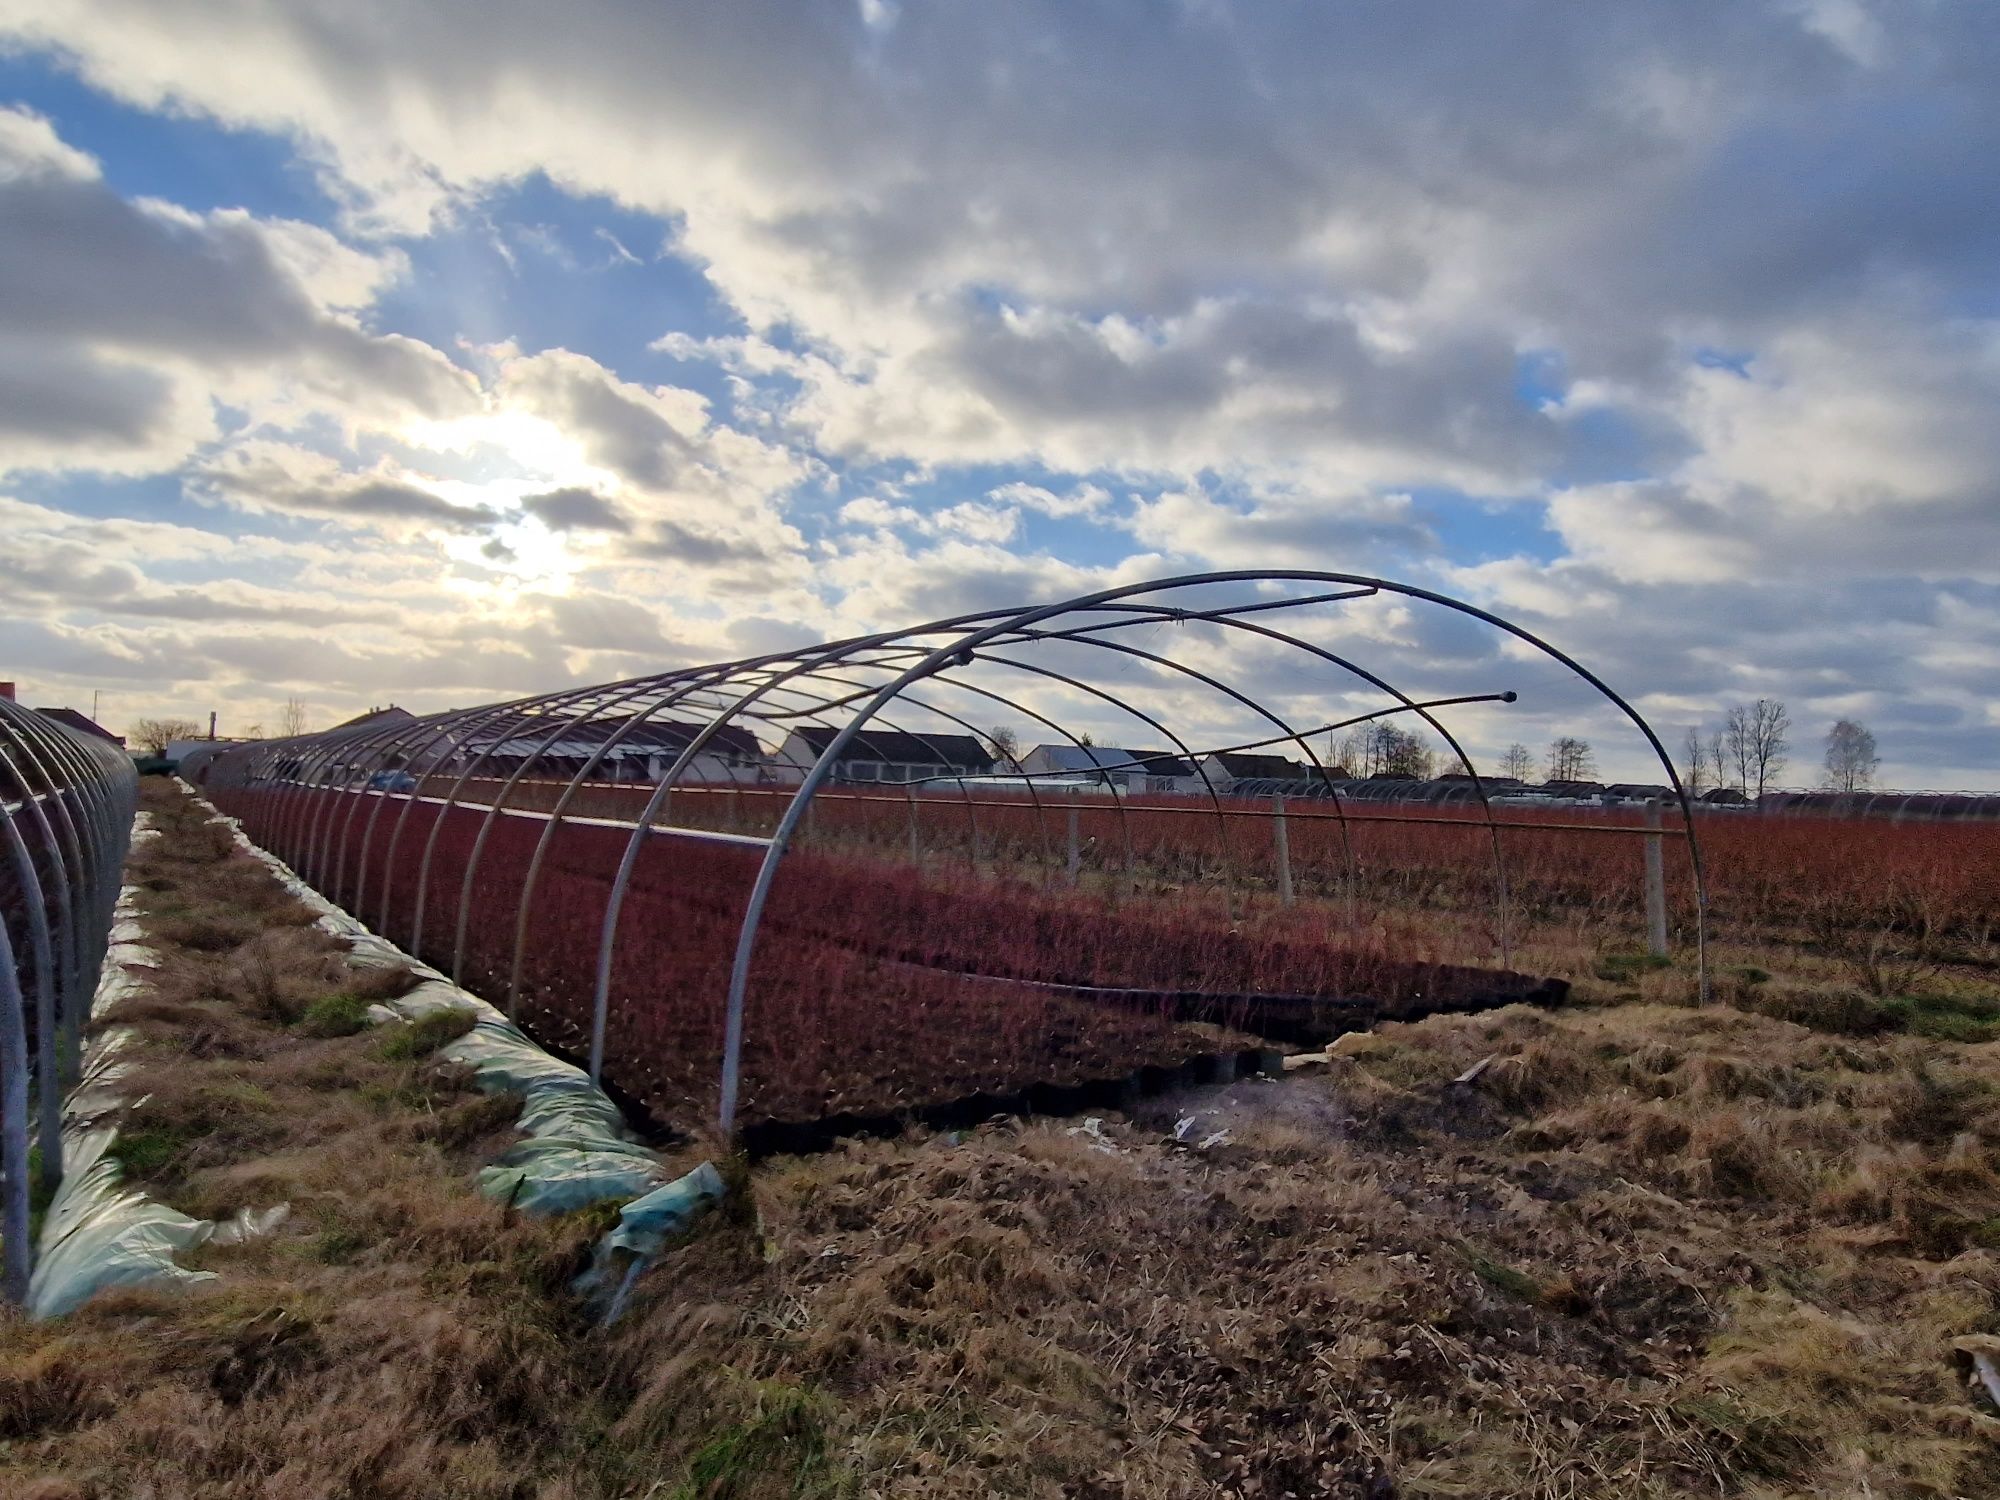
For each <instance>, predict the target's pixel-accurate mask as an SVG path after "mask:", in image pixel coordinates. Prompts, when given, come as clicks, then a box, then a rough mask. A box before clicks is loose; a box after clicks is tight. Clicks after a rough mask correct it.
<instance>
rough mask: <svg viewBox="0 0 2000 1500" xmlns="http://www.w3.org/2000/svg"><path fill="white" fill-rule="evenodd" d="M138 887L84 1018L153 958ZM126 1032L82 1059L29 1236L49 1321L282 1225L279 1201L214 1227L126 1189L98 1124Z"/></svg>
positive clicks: (119, 1066)
mask: <svg viewBox="0 0 2000 1500" xmlns="http://www.w3.org/2000/svg"><path fill="white" fill-rule="evenodd" d="M159 836H160V835H159V830H158V829H157V828H155V827H153V826H152V819H151V815H150V814H147V813H140V814H139V815H138V817H137V819H136V820H135V826H134V830H133V834H132V842H133V843H134V844H135V845H136V844H140V843H144V842H146V841H147V840H149V839H155V838H158V837H159ZM135 895H136V888H135V887H133V886H129V885H128V886H126V887H124V889H122V890H121V891H120V892H119V893H118V904H117V908H116V912H117V920H116V922H115V924H114V925H113V927H112V929H111V946H110V949H109V951H108V952H107V953H106V955H105V960H104V970H103V972H102V974H101V975H100V976H99V978H98V982H97V993H96V994H94V995H93V996H92V997H91V1002H90V1014H91V1015H92V1017H93V1018H94V1017H97V1016H101V1015H102V1014H104V1012H105V1011H106V1010H108V1009H109V1008H110V1007H111V1006H113V1005H116V1004H117V1003H118V1002H119V1001H120V1000H123V999H125V998H126V997H127V996H129V995H132V994H134V993H136V992H137V991H138V989H139V988H140V987H141V986H142V985H143V984H144V982H145V971H146V970H147V969H149V968H150V967H151V966H152V965H153V964H154V963H155V962H156V961H157V959H158V956H159V955H158V954H157V953H156V952H155V951H154V950H153V949H151V948H149V947H147V946H146V945H145V944H144V943H143V942H141V941H139V939H140V938H141V937H142V936H143V933H142V931H141V929H140V927H139V924H138V922H137V921H136V920H135V915H134V914H135V912H136V906H135V901H134V898H135ZM131 1039H132V1033H131V1031H130V1030H129V1029H128V1028H125V1027H111V1028H109V1029H107V1030H105V1031H102V1032H100V1033H98V1035H97V1036H96V1037H94V1038H93V1039H92V1041H91V1043H90V1046H89V1048H88V1049H87V1050H86V1052H85V1054H84V1059H83V1076H82V1078H81V1079H80V1080H79V1081H78V1083H77V1086H76V1087H75V1088H74V1089H72V1090H71V1091H70V1094H69V1097H68V1098H67V1099H65V1100H64V1101H63V1147H62V1150H63V1179H62V1185H61V1186H60V1187H59V1188H57V1189H56V1195H55V1198H54V1200H53V1201H52V1202H51V1203H50V1204H49V1211H48V1213H47V1215H46V1216H45V1217H44V1218H43V1220H42V1231H41V1234H40V1236H39V1238H38V1239H37V1241H36V1256H35V1272H34V1276H33V1279H32V1280H31V1281H30V1282H29V1284H28V1315H29V1316H30V1317H33V1318H53V1317H58V1316H60V1315H61V1314H63V1313H66V1312H69V1311H71V1310H72V1309H74V1308H76V1307H78V1306H79V1305H81V1304H82V1303H83V1302H84V1301H85V1300H86V1299H87V1298H89V1297H90V1296H92V1295H93V1294H94V1293H97V1292H100V1291H103V1290H105V1289H106V1288H108V1287H116V1286H163V1285H176V1284H179V1285H185V1284H188V1283H192V1282H197V1281H213V1280H214V1279H215V1273H214V1272H213V1271H189V1270H186V1269H184V1268H182V1267H180V1266H177V1265H175V1264H174V1256H175V1255H176V1254H177V1253H179V1252H180V1251H183V1250H188V1249H192V1248H193V1247H194V1246H196V1245H200V1244H206V1243H210V1242H213V1243H216V1244H232V1243H235V1242H237V1241H239V1240H243V1239H246V1238H248V1237H250V1236H251V1235H254V1234H259V1233H263V1232H265V1231H267V1230H269V1229H271V1228H274V1227H275V1226H276V1225H277V1224H278V1223H280V1222H281V1221H282V1220H283V1219H284V1217H285V1213H286V1205H284V1204H282V1203H281V1204H279V1205H277V1206H276V1207H274V1208H271V1209H268V1210H266V1211H265V1212H264V1213H263V1214H261V1215H258V1214H251V1213H249V1212H248V1211H247V1210H246V1211H245V1212H243V1213H241V1214H238V1215H237V1216H236V1218H235V1219H233V1220H226V1221H224V1222H221V1223H211V1222H209V1221H206V1220H203V1219H191V1218H189V1217H188V1216H187V1215H186V1214H183V1213H178V1212H176V1211H175V1210H173V1209H171V1208H168V1207H167V1206H166V1205H165V1204H164V1203H156V1202H154V1201H153V1200H152V1199H151V1198H148V1197H147V1196H146V1195H145V1194H144V1193H142V1192H139V1191H138V1190H136V1189H134V1188H128V1187H125V1186H123V1183H122V1179H123V1175H124V1174H123V1170H122V1169H121V1168H120V1166H119V1164H118V1161H117V1158H115V1157H113V1156H111V1155H110V1154H109V1152H110V1150H111V1145H112V1143H113V1142H114V1141H115V1140H117V1138H118V1127H117V1126H116V1125H115V1124H107V1123H105V1122H106V1121H107V1120H109V1119H110V1118H111V1117H112V1116H113V1115H114V1114H116V1113H117V1111H118V1110H119V1109H120V1108H121V1107H122V1106H123V1105H124V1103H125V1102H126V1101H125V1098H124V1095H123V1094H122V1092H121V1091H120V1090H119V1088H118V1080H119V1079H120V1078H121V1077H123V1076H124V1074H125V1073H126V1072H127V1070H128V1068H127V1064H126V1063H125V1062H123V1061H122V1060H121V1058H120V1054H121V1053H122V1052H123V1051H124V1050H125V1047H126V1045H127V1044H128V1043H129V1042H130V1041H131Z"/></svg>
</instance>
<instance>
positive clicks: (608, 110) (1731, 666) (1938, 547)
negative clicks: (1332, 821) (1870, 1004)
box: [0, 0, 2000, 787]
mask: <svg viewBox="0 0 2000 1500" xmlns="http://www.w3.org/2000/svg"><path fill="white" fill-rule="evenodd" d="M1996 79H2000V13H1996V12H1995V11H1994V10H1993V9H1992V8H1991V7H1990V6H1988V5H1985V4H1983V3H1975V0H1965V3H1943V0H1936V3H1933V0H1898V3H1895V4H1893V5H1890V4H1881V5H1875V4H1870V3H1868V0H1775V3H1748V0H1730V3H1726V4H1724V3H1711V4H1694V5H1688V6H1677V7H1671V8H1667V7H1659V6H1656V5H1652V4H1649V3H1640V0H1608V3H1601V4H1595V5H1591V6H1587V7H1586V6H1576V5H1572V4H1568V3H1554V0H1549V3H1522V4H1516V5H1507V6H1468V5H1449V6H1446V5H1428V4H1418V5H1413V4H1404V3H1394V4H1392V3H1363V0H1355V3H1346V4H1339V5H1322V6H1296V5H1263V4H1259V5H1250V4H1244V5H1229V4H1220V3H1210V0H1182V3H1178V4H1174V3H1158V4H1143V5H1142V4H1137V3H1131V4H1115V3H1114V4H1106V5H1099V6H1089V7H1079V6H1074V5H1069V4H1062V3H1047V4H1034V3H1017V4H1010V5H1006V6H969V5H919V4H915V3H907V0H906V3H897V0H861V3H859V4H856V3H853V0H843V3H825V4H817V3H809V0H781V3H758V0H737V3H732V4H730V5H726V6H716V5H710V4H672V3H653V4H647V5H629V4H606V3H595V0H568V3H566V4H564V5H562V6H559V7H553V6H546V5H539V4H523V3H505V0H479V3H470V0H467V3H460V0H427V3H426V4H424V5H421V6H411V5H407V4H395V3H387V0H293V3H288V4H284V5H276V4H269V3H261V0H205V3H181V0H0V678H14V679H18V680H19V681H20V682H21V684H22V695H23V697H24V699H25V700H26V701H28V702H31V703H37V704H40V703H50V704H57V703H67V704H72V705H76V706H81V707H84V708H86V709H87V708H88V707H89V705H90V703H91V702H92V700H93V695H94V694H95V695H97V701H98V702H100V703H101V705H102V708H101V714H102V717H103V718H104V720H105V721H106V722H107V723H108V724H109V725H110V726H111V727H113V728H114V729H119V730H122V729H123V728H125V727H126V726H127V725H128V724H130V723H131V722H132V721H133V720H134V719H136V718H138V717H141V716H157V715H163V714H164V715H173V716H184V717H189V718H197V719H205V718H206V715H207V714H208V713H209V712H210V711H211V710H213V711H215V712H217V713H218V714H219V715H220V718H221V724H222V728H223V730H224V731H225V732H229V731H232V730H234V731H237V732H242V731H245V730H248V729H250V728H251V727H252V726H259V725H261V726H263V727H266V728H269V727H274V726H275V724H276V722H277V719H278V715H279V712H280V707H281V705H282V704H283V703H284V701H285V700H286V699H288V698H293V697H297V698H300V699H303V700H304V702H305V703H306V705H307V709H308V715H309V718H310V719H311V720H312V721H313V722H315V723H317V724H322V725H323V724H326V723H330V722H333V721H334V720H336V719H339V718H342V717H345V716H347V715H349V714H351V713H354V712H357V711H359V710H361V709H364V708H366V707H369V706H371V705H374V704H381V703H386V702H390V701H394V702H397V703H400V704H403V705H405V706H407V707H410V708H412V709H415V710H418V711H428V710H434V709H440V708H445V707H449V706H458V705H465V704H470V703H477V702H483V701H488V700H492V699H497V698H502V697H511V696H515V695H519V694H524V693H528V692H532V691H537V690H553V689H557V688H561V687H565V686H568V685H573V684H583V683H589V682H594V681H601V680H610V679H617V678H625V677H630V676H634V675H637V674H641V673H645V672H649V671H657V670H665V669H668V668H672V667H676V666H680V665H685V664H689V663H698V662H705V661H712V660H720V659H726V658H733V657H737V656H741V655H745V654H748V653H752V652H757V651H764V650H776V649H780V648H783V647H786V646H789V645H792V644H795V643H799V642H804V641H809V640H815V639H822V638H828V637H834V636H841V635H847V634H852V633H855V632H858V631H862V630H868V629H879V628H886V627H892V626H899V625H903V624H908V623H912V622H914V621H917V620H921V619H927V618H934V617H938V616H941V615H946V614H951V613H957V612H960V611H966V610H972V609H979V608H985V607H998V606H1001V605H1006V604H1014V603H1031V602H1040V601H1044V600H1050V599H1056V598H1060V597H1064V596H1066V595H1071V594H1077V593H1082V592H1085V591H1087V590H1090V589H1093V588H1099V587H1108V586H1112V585H1117V584H1124V583H1131V582H1137V581H1140V580H1143V579H1147V578H1153V577H1163V576H1170V575H1174V574H1179V573H1186V572H1191V571H1198V570H1201V569H1205V568H1233V567H1273V568H1312V569H1324V570H1328V571H1337V572H1355V573H1366V574H1378V575H1381V576H1385V577H1392V578H1396V579H1400V580H1403V581H1407V582H1409V583H1412V584H1416V585H1419V586H1421V587H1425V588H1431V589H1436V590H1440V591H1443V592H1446V593H1449V594H1451V595H1453V596H1455V597H1458V598H1462V599H1465V600H1467V601H1468V602H1471V603H1474V604H1477V605H1479V606H1480V607H1482V608H1485V609H1488V610H1492V611H1495V612H1497V613H1499V614H1502V615H1504V616H1506V617H1508V618H1509V619H1512V620H1515V621H1517V622H1519V623H1521V624H1522V625H1524V626H1526V627H1528V628H1530V629H1532V630H1535V631H1538V632H1540V633H1542V634H1543V635H1545V636H1546V637H1548V638H1549V639H1550V640H1551V641H1552V642H1554V643H1555V644H1557V645H1559V646H1561V647H1562V648H1563V649H1565V650H1567V651H1569V652H1570V653H1571V654H1573V655H1575V656H1577V657H1578V658H1579V659H1581V660H1582V661H1584V662H1585V663H1586V664H1587V665H1588V666H1590V667H1591V668H1592V669H1593V670H1595V671H1596V672H1597V673H1598V675H1600V676H1601V677H1603V678H1604V679H1605V680H1606V681H1607V682H1608V683H1610V684H1611V685H1612V686H1613V687H1615V688H1617V689H1618V690H1620V691H1621V692H1623V693H1625V694H1626V695H1627V696H1628V697H1630V698H1631V699H1632V700H1633V701H1634V702H1635V703H1636V704H1637V705H1638V706H1639V708H1640V709H1641V710H1642V711H1643V712H1644V713H1645V714H1646V715H1647V716H1648V718H1649V719H1650V720H1651V721H1652V722H1653V723H1654V724H1655V726H1656V727H1657V728H1658V730H1659V732H1660V734H1661V737H1662V738H1663V739H1666V740H1669V741H1670V742H1676V741H1678V739H1679V737H1680V735H1681V734H1682V733H1683V731H1684V730H1685V728H1686V727H1688V726H1691V725H1707V726H1713V725H1715V724H1717V723H1719V722H1720V719H1721V716H1722V714H1723V712H1724V711H1725V709H1726V707H1727V706H1728V705H1730V704H1733V703H1738V702H1743V701H1746V700H1749V699H1754V698H1757V697H1760V696H1769V697H1776V698H1781V699H1783V700H1784V701H1785V702H1786V703H1787V704H1788V705H1789V707H1790V711H1791V716H1792V719H1793V722H1794V726H1795V729H1794V741H1795V747H1794V751H1793V757H1792V765H1791V769H1790V771H1789V773H1788V774H1787V776H1786V777H1785V778H1784V779H1785V780H1786V781H1788V782H1792V783H1805V782H1809V781H1810V780H1811V779H1812V778H1813V776H1814V775H1815V774H1816V770H1817V760H1818V752H1819V741H1820V737H1821V736H1822V735H1823V733H1824V731H1825V729H1826V727H1827V726H1828V725H1830V724H1831V723H1832V722H1833V721H1834V720H1835V719H1836V718H1840V717H1848V718H1854V719H1858V720H1860V721H1861V722H1863V723H1865V724H1866V725H1868V726H1869V727H1870V728H1871V729H1872V730H1873V731H1874V733H1875V734H1876V736H1877V739H1878V741H1879V743H1880V747H1881V751H1882V755H1883V761H1884V764H1883V767H1882V779H1883V781H1884V782H1885V783H1886V784H1889V785H1896V786H1906V787H1925V786H1939V787H1959V786H1975V787H1991V786H1995V785H2000V420H1996V413H2000V181H1996V175H1997V174H2000V169H1996V167H1995V163H1996V162H2000V87H1996V86H1995V80H1996ZM1374 644H1375V647H1376V652H1377V655H1376V658H1375V659H1376V660H1378V662H1379V664H1380V666H1381V669H1382V670H1383V672H1384V674H1385V675H1389V676H1392V677H1394V676H1396V675H1397V673H1398V672H1399V671H1403V670H1414V671H1417V672H1418V673H1420V674H1424V673H1428V674H1430V675H1432V676H1443V677H1448V676H1449V673H1448V672H1447V671H1445V670H1444V669H1445V668H1447V667H1448V666H1449V665H1450V663H1449V662H1448V661H1447V660H1445V657H1447V656H1448V655H1449V653H1450V652H1451V651H1452V650H1453V649H1455V648H1454V645H1453V640H1452V639H1451V638H1447V637H1433V636H1430V635H1426V634H1425V633H1423V632H1411V631H1408V630H1402V631H1397V630H1385V631H1383V632H1382V633H1381V634H1380V636H1379V639H1377V640H1376V641H1375V642H1374ZM1488 659H1489V660H1490V658H1488ZM1485 685H1486V684H1484V683H1482V684H1481V686H1485ZM1524 698H1526V699H1528V701H1524V702H1523V703H1522V704H1520V705H1519V706H1518V709H1517V711H1515V712H1514V713H1513V714H1512V715H1511V716H1508V717H1504V718H1503V717H1498V716H1493V717H1491V718H1490V720H1481V721H1479V723H1478V725H1477V726H1476V733H1475V734H1474V736H1473V740H1474V743H1473V744H1472V746H1471V748H1472V749H1473V751H1474V753H1475V756H1476V757H1477V758H1483V759H1488V760H1490V759H1491V758H1493V757H1496V756H1497V755H1498V753H1499V752H1500V751H1501V750H1502V749H1504V747H1505V744H1506V743H1507V741H1508V740H1510V739H1520V740H1523V741H1525V742H1527V743H1529V744H1531V745H1534V746H1536V747H1537V748H1539V747H1540V746H1541V745H1543V744H1545V743H1546V742H1547V740H1548V739H1549V738H1550V737H1551V736H1552V735H1554V734H1557V733H1563V732H1571V731H1578V732H1584V733H1586V734H1588V733H1592V732H1594V731H1595V729H1596V727H1597V721H1596V720H1593V719H1591V718H1589V717H1588V711H1587V710H1585V709H1583V708H1580V707H1578V706H1576V705H1575V703H1574V702H1573V701H1570V700H1559V699H1555V698H1551V699H1549V700H1548V701H1546V702H1543V703H1541V704H1539V705H1538V704H1537V703H1536V702H1535V701H1532V695H1524ZM1579 716H1582V717H1579ZM1607 760H1608V763H1607V764H1605V765H1604V767H1603V769H1604V770H1605V771H1606V772H1607V774H1614V775H1615V774H1619V773H1621V772H1623V773H1625V774H1638V773H1639V772H1640V771H1642V770H1643V769H1644V768H1643V766H1640V765H1637V764H1628V763H1625V762H1622V761H1620V760H1618V759H1617V758H1616V757H1615V756H1611V757H1607Z"/></svg>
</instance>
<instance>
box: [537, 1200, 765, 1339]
mask: <svg viewBox="0 0 2000 1500" xmlns="http://www.w3.org/2000/svg"><path fill="white" fill-rule="evenodd" d="M727 1193H728V1188H727V1186H726V1185H725V1184H724V1182H723V1180H722V1174H721V1173H720V1172H718V1171H716V1170H715V1163H714V1162H710V1161H705V1162H703V1163H702V1164H701V1165H700V1166H698V1167H696V1168H695V1169H694V1170H693V1171H692V1172H690V1173H688V1174H687V1175H686V1176H685V1177H678V1178H675V1179H674V1181H672V1182H670V1183H668V1184H667V1185H666V1186H665V1187H661V1188H655V1189H654V1190H653V1191H652V1192H650V1193H648V1194H646V1196H645V1197H643V1198H638V1199H635V1200H634V1201H632V1202H630V1203H628V1204H626V1205H625V1207H624V1209H623V1210H622V1211H621V1212H620V1213H619V1215H618V1226H617V1227H616V1228H615V1229H613V1230H612V1231H611V1232H610V1233H609V1234H607V1235H605V1237H604V1238H603V1239H601V1240H599V1241H598V1242H597V1249H596V1251H595V1253H594V1254H593V1255H592V1257H591V1262H590V1269H589V1270H588V1271H585V1272H584V1273H583V1274H582V1275H581V1276H579V1277H577V1279H576V1281H575V1283H574V1285H573V1290H575V1291H578V1292H581V1293H582V1294H584V1295H585V1296H587V1297H593V1298H608V1304H607V1306H606V1308H605V1313H604V1321H605V1322H607V1323H609V1322H612V1321H613V1320H614V1319H616V1318H617V1316H618V1313H619V1311H620V1309H622V1308H623V1307H624V1305H625V1294H626V1293H627V1292H629V1291H630V1290H631V1288H632V1283H633V1282H634V1281H636V1280H638V1278H639V1275H640V1273H641V1272H643V1271H644V1270H645V1269H646V1267H647V1266H649V1265H651V1264H652V1263H653V1261H654V1259H655V1258H656V1257H657V1256H658V1255H659V1253H660V1252H661V1251H662V1250H664V1249H665V1248H666V1246H667V1241H668V1240H670V1239H672V1238H673V1237H674V1236H675V1235H677V1234H682V1233H684V1232H685V1231H686V1230H687V1229H688V1228H689V1227H690V1226H691V1225H692V1224H693V1223H694V1222H695V1220H696V1219H698V1218H700V1217H701V1216H702V1215H703V1214H705V1213H707V1212H708V1210H709V1209H711V1208H712V1207H714V1206H715V1205H716V1204H717V1203H720V1202H721V1201H722V1199H723V1198H724V1196H726V1194H727ZM621 1266H622V1272H621ZM614 1277H616V1278H617V1279H616V1282H615V1285H614V1281H613V1278H614Z"/></svg>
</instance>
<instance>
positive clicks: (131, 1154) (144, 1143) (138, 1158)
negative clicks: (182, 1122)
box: [106, 1126, 196, 1181]
mask: <svg viewBox="0 0 2000 1500" xmlns="http://www.w3.org/2000/svg"><path fill="white" fill-rule="evenodd" d="M195 1134H196V1132H194V1131H192V1130H187V1129H172V1128H168V1127H165V1126H150V1127H147V1126H142V1127H139V1128H136V1129H134V1128H129V1127H128V1128H127V1129H124V1130H121V1131H119V1132H118V1136H117V1139H115V1140H114V1141H112V1143H111V1146H110V1149H109V1150H108V1152H107V1153H106V1154H107V1155H109V1156H110V1157H112V1158H113V1159H114V1160H115V1161H117V1163H118V1164H119V1165H120V1166H121V1167H123V1168H124V1169H125V1175H126V1176H127V1177H129V1178H134V1179H137V1180H139V1181H144V1180H145V1179H147V1178H150V1177H158V1176H160V1175H162V1174H163V1173H165V1172H166V1171H167V1170H168V1169H169V1168H170V1167H173V1166H175V1165H177V1164H178V1163H179V1162H180V1160H181V1157H182V1156H183V1154H184V1153H185V1152H186V1151H187V1148H188V1143H189V1142H190V1141H191V1140H193V1139H194V1136H195Z"/></svg>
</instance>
